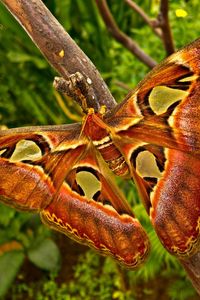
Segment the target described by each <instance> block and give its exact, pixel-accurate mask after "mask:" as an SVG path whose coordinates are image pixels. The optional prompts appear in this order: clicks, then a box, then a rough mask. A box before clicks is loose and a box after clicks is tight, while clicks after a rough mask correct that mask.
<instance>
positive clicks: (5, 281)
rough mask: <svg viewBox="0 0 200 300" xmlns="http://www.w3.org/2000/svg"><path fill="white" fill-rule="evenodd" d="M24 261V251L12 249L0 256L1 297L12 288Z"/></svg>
mask: <svg viewBox="0 0 200 300" xmlns="http://www.w3.org/2000/svg"><path fill="white" fill-rule="evenodd" d="M23 261H24V253H23V252H22V251H16V250H15V251H10V252H6V253H4V254H3V255H1V256H0V298H1V297H2V296H4V295H5V294H6V292H7V291H8V289H9V288H10V286H11V284H12V283H13V281H14V279H15V277H16V275H17V273H18V271H19V269H20V267H21V265H22V263H23Z"/></svg>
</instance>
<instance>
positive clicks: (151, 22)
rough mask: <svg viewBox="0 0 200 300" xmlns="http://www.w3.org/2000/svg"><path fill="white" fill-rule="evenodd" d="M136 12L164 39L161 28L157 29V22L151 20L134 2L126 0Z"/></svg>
mask: <svg viewBox="0 0 200 300" xmlns="http://www.w3.org/2000/svg"><path fill="white" fill-rule="evenodd" d="M124 1H125V2H126V3H127V4H128V5H129V6H130V7H131V8H132V9H133V10H134V11H136V12H137V13H138V14H139V15H140V16H141V17H142V18H143V20H144V21H145V22H146V23H147V25H149V26H150V27H151V28H152V30H153V31H154V33H155V34H156V35H157V36H158V37H159V38H162V31H161V30H160V29H159V28H156V27H155V21H153V20H151V19H150V18H149V16H148V15H147V14H146V13H145V11H144V10H143V9H142V8H141V7H140V6H139V5H137V4H136V3H135V1H132V0H124Z"/></svg>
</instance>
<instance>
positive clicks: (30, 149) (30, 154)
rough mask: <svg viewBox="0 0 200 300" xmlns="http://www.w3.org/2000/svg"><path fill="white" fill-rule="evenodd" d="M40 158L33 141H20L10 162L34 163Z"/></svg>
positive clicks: (39, 151)
mask: <svg viewBox="0 0 200 300" xmlns="http://www.w3.org/2000/svg"><path fill="white" fill-rule="evenodd" d="M41 157H42V151H41V149H40V147H39V146H38V145H37V144H36V143H35V142H33V141H30V140H20V141H19V142H18V143H17V144H16V147H15V150H14V152H13V153H12V155H11V157H10V161H11V162H17V161H24V160H30V161H35V160H38V159H40V158H41Z"/></svg>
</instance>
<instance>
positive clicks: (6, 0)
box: [0, 0, 116, 110]
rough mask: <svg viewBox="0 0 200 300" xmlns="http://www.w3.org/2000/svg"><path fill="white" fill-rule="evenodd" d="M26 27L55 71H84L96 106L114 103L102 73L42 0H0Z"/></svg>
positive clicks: (69, 72) (68, 72) (66, 72)
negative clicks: (90, 83) (91, 88)
mask: <svg viewBox="0 0 200 300" xmlns="http://www.w3.org/2000/svg"><path fill="white" fill-rule="evenodd" d="M0 1H1V2H2V3H3V4H4V5H5V6H6V7H7V9H8V10H9V11H10V12H11V13H12V14H13V16H14V17H15V18H16V19H17V20H18V22H19V23H20V24H21V25H22V26H23V27H24V29H25V30H26V31H27V33H28V34H29V36H30V37H31V39H32V40H33V41H34V43H35V44H36V45H37V46H38V48H39V49H40V51H41V52H42V53H43V55H44V56H45V57H46V58H47V60H48V61H49V62H50V64H51V65H52V66H53V67H54V68H55V70H56V71H57V72H58V73H59V74H60V75H61V76H62V77H63V78H65V79H67V80H68V79H69V76H70V75H71V74H75V73H76V72H80V73H82V74H83V75H84V76H86V77H88V79H89V80H90V81H91V82H92V87H93V89H94V92H95V95H96V99H97V101H96V103H95V101H94V104H93V107H94V108H95V109H96V110H97V109H98V107H99V106H100V105H106V106H107V108H108V109H111V108H113V107H114V106H115V104H116V103H115V100H114V98H113V97H112V95H111V93H110V91H109V90H108V88H107V86H106V84H105V82H104V81H103V79H102V77H101V75H100V74H99V72H98V71H97V69H96V68H95V66H94V65H93V63H92V62H91V61H90V60H89V58H88V57H87V56H86V55H85V54H84V52H83V51H82V50H81V49H80V48H79V47H78V46H77V45H76V43H75V42H74V41H73V40H72V38H71V37H70V36H69V35H68V34H67V33H66V32H65V30H64V28H63V27H62V26H61V25H60V24H59V22H58V21H57V20H56V19H55V17H54V16H53V15H52V14H51V13H50V11H49V10H48V9H47V8H46V6H45V5H44V4H43V2H42V1H41V0H0Z"/></svg>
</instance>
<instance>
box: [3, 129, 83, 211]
mask: <svg viewBox="0 0 200 300" xmlns="http://www.w3.org/2000/svg"><path fill="white" fill-rule="evenodd" d="M79 134H80V126H79V125H78V124H77V125H73V126H70V125H69V126H66V125H64V126H51V127H45V126H44V127H29V128H18V129H9V130H3V131H0V195H1V196H0V197H1V201H2V202H4V203H6V204H8V205H11V206H13V207H15V208H18V209H20V210H29V211H32V210H33V211H34V210H35V211H38V210H40V209H41V208H42V207H45V206H46V205H47V204H48V203H50V202H51V201H52V198H53V197H54V194H55V193H56V191H57V190H58V189H59V187H60V185H61V184H62V182H63V180H64V177H65V173H67V172H68V171H69V170H70V169H71V166H73V165H74V164H75V163H76V161H77V159H78V158H79V156H80V155H81V154H82V152H83V151H84V148H85V145H84V144H83V142H82V141H80V140H78V136H79ZM81 142H82V143H81ZM71 147H73V148H74V149H75V150H74V152H73V155H71V153H70V151H69V150H70V149H71Z"/></svg>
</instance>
